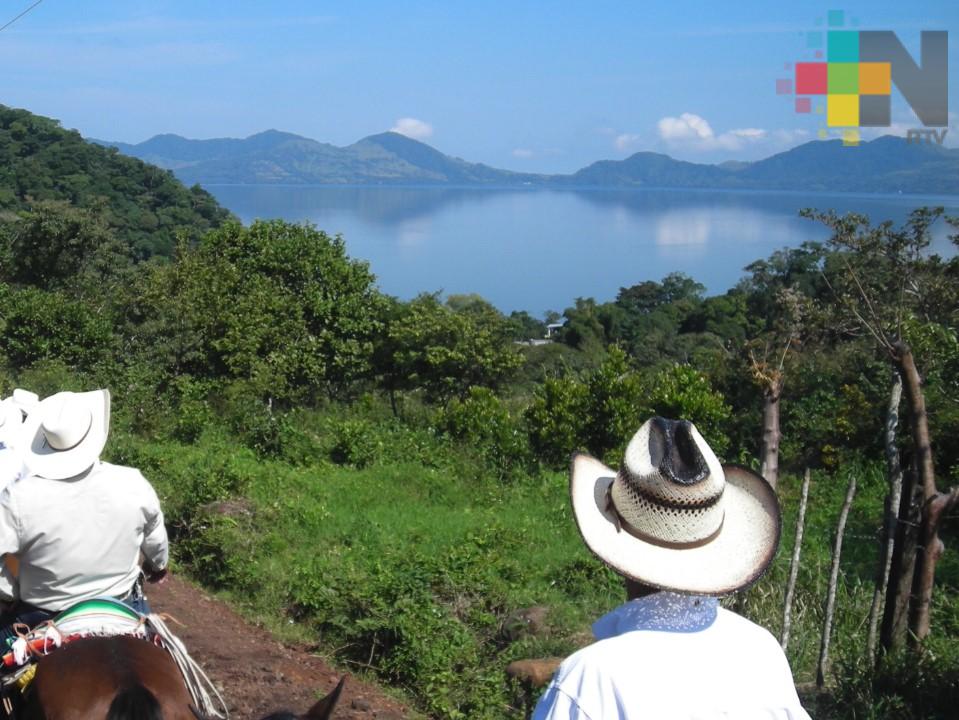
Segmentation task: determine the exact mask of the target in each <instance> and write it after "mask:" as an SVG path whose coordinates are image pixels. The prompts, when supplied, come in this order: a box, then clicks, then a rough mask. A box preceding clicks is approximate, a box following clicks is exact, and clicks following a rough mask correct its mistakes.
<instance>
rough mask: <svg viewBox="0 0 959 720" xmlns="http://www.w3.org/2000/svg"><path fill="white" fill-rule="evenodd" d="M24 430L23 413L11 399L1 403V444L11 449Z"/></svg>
mask: <svg viewBox="0 0 959 720" xmlns="http://www.w3.org/2000/svg"><path fill="white" fill-rule="evenodd" d="M22 430H23V413H22V412H20V408H18V407H17V406H16V404H14V402H13V400H12V399H11V398H6V399H4V400H2V401H0V444H2V445H4V446H6V447H11V446H14V445H16V444H17V442H18V440H19V439H20V432H21V431H22Z"/></svg>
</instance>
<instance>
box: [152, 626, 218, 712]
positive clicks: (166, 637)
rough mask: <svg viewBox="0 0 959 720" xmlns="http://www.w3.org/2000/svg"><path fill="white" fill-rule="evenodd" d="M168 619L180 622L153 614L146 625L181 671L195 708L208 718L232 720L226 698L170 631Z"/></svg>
mask: <svg viewBox="0 0 959 720" xmlns="http://www.w3.org/2000/svg"><path fill="white" fill-rule="evenodd" d="M164 618H165V619H167V620H173V621H174V622H176V619H175V618H172V617H170V616H169V615H165V614H162V613H161V614H156V613H151V614H150V615H147V617H146V623H147V625H148V626H149V627H150V628H151V629H152V630H153V631H154V632H155V633H156V635H157V637H158V638H159V640H160V643H161V644H162V646H163V647H164V648H165V649H166V651H167V652H169V653H170V655H171V656H172V657H173V660H174V662H176V664H177V667H179V668H180V673H181V674H182V675H183V680H184V682H186V686H187V689H188V690H189V691H190V697H192V698H193V704H194V705H195V706H196V708H197V710H199V712H200V714H201V715H202V716H203V717H204V718H211V719H212V718H220V719H221V720H229V717H230V711H229V710H228V709H227V707H226V703H225V702H224V701H223V697H222V696H221V695H220V693H219V691H218V690H217V689H216V687H215V686H214V685H213V682H212V681H211V680H210V678H209V677H208V676H207V674H206V673H205V672H203V669H202V668H201V667H200V666H199V665H197V663H196V661H195V660H194V659H193V658H191V657H190V654H189V653H188V652H187V650H186V647H185V646H184V645H183V642H182V641H181V640H180V638H178V637H177V636H176V635H174V634H173V632H171V630H170V628H168V627H167V625H166V622H165V621H164Z"/></svg>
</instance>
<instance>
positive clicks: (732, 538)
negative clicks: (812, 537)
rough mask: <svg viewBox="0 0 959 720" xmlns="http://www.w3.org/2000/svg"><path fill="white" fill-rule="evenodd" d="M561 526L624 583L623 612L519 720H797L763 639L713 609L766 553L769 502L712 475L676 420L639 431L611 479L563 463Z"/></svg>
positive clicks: (768, 638)
mask: <svg viewBox="0 0 959 720" xmlns="http://www.w3.org/2000/svg"><path fill="white" fill-rule="evenodd" d="M570 475H571V477H570V496H571V499H572V505H573V515H574V517H575V519H576V524H577V526H578V528H579V531H580V534H581V535H582V536H583V540H585V542H586V545H587V546H588V547H589V549H590V550H591V551H592V552H593V553H594V554H595V555H596V556H597V557H598V558H599V559H600V560H602V561H603V562H605V563H606V564H607V565H608V566H609V567H610V568H612V569H613V570H614V571H616V572H617V573H619V574H620V575H622V576H623V577H624V579H625V580H626V595H627V598H628V602H627V603H626V604H624V605H621V606H620V607H618V608H616V609H615V610H613V611H612V612H610V613H608V614H607V615H605V616H603V617H602V618H600V619H599V620H598V621H597V622H596V623H595V624H594V625H593V633H594V635H595V637H596V642H595V643H593V644H592V645H589V646H587V647H585V648H583V649H582V650H580V651H578V652H576V653H574V654H573V655H571V656H570V657H569V658H567V659H566V660H565V661H564V662H563V664H562V665H561V666H560V668H559V670H557V672H556V675H555V676H554V678H553V681H552V682H551V683H550V685H549V687H548V688H547V690H546V692H545V693H544V695H543V697H542V699H541V700H540V702H539V704H538V705H537V706H536V710H535V712H534V713H533V720H599V719H600V718H602V719H603V720H611V719H613V718H618V719H619V720H630V719H632V718H636V719H639V718H642V719H643V720H645V719H646V718H657V720H729V718H737V720H739V719H741V720H809V716H808V715H807V713H806V711H805V710H804V709H803V707H802V705H801V704H800V702H799V698H798V696H797V694H796V688H795V685H794V682H793V678H792V673H791V671H790V669H789V663H788V662H787V661H786V657H785V655H784V654H783V651H782V648H780V646H779V643H778V642H776V639H775V638H773V636H772V635H771V634H770V633H769V632H768V631H767V630H765V629H764V628H761V627H759V626H758V625H756V624H755V623H752V622H750V621H749V620H747V619H746V618H743V617H740V616H739V615H737V614H735V613H733V612H730V611H728V610H726V609H724V608H721V607H719V602H718V600H717V597H719V596H723V595H728V594H730V593H733V592H736V591H737V590H742V589H744V588H745V587H748V586H749V585H750V584H752V583H753V582H755V581H756V580H758V579H759V578H760V577H761V576H762V574H763V573H764V572H765V570H766V568H767V567H769V564H770V562H771V561H772V559H773V557H775V554H776V550H777V548H778V546H779V534H780V514H779V504H778V502H777V499H776V494H775V492H774V491H773V490H772V488H771V487H770V486H769V484H768V483H766V481H765V480H764V479H763V478H761V477H760V476H758V475H756V474H755V473H752V472H750V471H749V470H746V469H744V468H739V467H736V466H730V465H721V464H720V462H719V460H718V459H717V458H716V456H715V455H714V454H713V452H712V450H711V449H710V448H709V446H708V445H707V444H706V441H705V440H703V438H702V436H701V435H700V434H699V432H698V431H697V430H696V428H695V427H694V426H693V425H692V423H689V422H684V421H674V420H666V419H663V418H653V419H652V420H649V421H647V422H646V423H645V424H644V425H643V426H642V427H641V428H640V429H639V431H638V432H637V433H636V435H635V436H634V437H633V439H632V440H631V441H630V443H629V445H628V446H627V448H626V453H625V457H624V458H623V462H622V464H621V465H620V467H619V470H618V471H616V470H612V469H611V468H608V467H606V466H605V465H604V464H603V463H601V462H600V461H599V460H596V459H594V458H591V457H588V456H586V455H575V456H574V457H573V463H572V469H571V473H570Z"/></svg>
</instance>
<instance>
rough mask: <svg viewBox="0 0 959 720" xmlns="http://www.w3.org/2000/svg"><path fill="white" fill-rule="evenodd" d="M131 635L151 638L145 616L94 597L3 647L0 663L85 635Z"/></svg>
mask: <svg viewBox="0 0 959 720" xmlns="http://www.w3.org/2000/svg"><path fill="white" fill-rule="evenodd" d="M113 635H131V636H133V637H139V638H143V639H152V631H151V629H150V628H149V627H148V625H147V624H146V618H145V616H143V615H140V613H138V612H137V611H136V610H134V609H133V608H131V607H129V606H128V605H126V604H124V603H122V602H120V601H119V600H117V599H115V598H106V597H105V598H94V599H92V600H84V601H83V602H80V603H77V604H76V605H73V606H71V607H69V608H67V609H66V610H64V611H63V612H61V613H60V614H59V615H57V616H56V617H54V618H53V619H52V620H49V621H47V622H45V623H42V624H41V625H38V626H37V627H35V628H31V629H30V631H29V632H27V633H24V634H22V635H20V636H19V637H17V638H15V639H14V640H12V641H11V644H10V647H9V648H4V649H3V656H2V663H0V665H2V667H0V671H2V670H3V669H4V668H15V667H20V666H22V665H25V664H26V663H28V662H29V661H30V659H31V658H36V657H39V656H41V655H46V654H48V653H49V652H50V651H52V650H53V649H55V648H58V647H60V646H61V645H63V644H65V643H68V642H71V641H73V640H77V639H79V638H84V637H94V636H97V637H107V636H113Z"/></svg>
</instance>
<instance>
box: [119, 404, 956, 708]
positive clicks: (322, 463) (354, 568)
mask: <svg viewBox="0 0 959 720" xmlns="http://www.w3.org/2000/svg"><path fill="white" fill-rule="evenodd" d="M290 427H292V428H295V433H294V435H295V436H294V437H291V438H287V441H286V442H285V446H286V447H287V448H288V449H291V450H290V452H291V453H292V455H291V456H290V457H280V458H276V459H264V458H263V457H261V456H258V455H256V454H254V453H253V452H252V451H250V450H248V449H246V448H245V447H243V446H241V445H239V444H238V443H237V442H236V441H235V440H234V439H232V438H231V437H230V436H229V435H228V434H226V433H225V432H224V431H220V430H217V429H215V428H208V429H207V430H206V431H205V432H204V433H203V434H202V435H201V436H200V437H199V438H198V440H197V442H196V443H194V444H190V445H185V444H180V443H177V442H173V441H145V440H142V439H138V438H136V437H134V436H130V435H123V434H122V433H120V434H119V435H118V436H117V437H115V438H114V440H113V441H112V452H113V455H114V459H115V460H117V461H120V462H126V463H129V464H132V465H136V466H138V467H140V468H141V469H142V470H143V471H144V472H145V474H146V475H147V476H148V477H149V478H150V479H151V480H152V481H153V482H154V483H155V485H156V486H157V488H158V490H159V492H160V494H161V496H162V499H163V502H164V506H165V507H166V509H167V514H168V524H169V525H170V527H171V529H172V531H173V535H174V550H175V555H176V557H177V559H178V561H179V563H180V564H181V566H182V567H185V568H186V569H187V570H189V572H191V573H192V574H193V575H194V576H195V577H196V578H197V579H198V580H200V581H201V582H203V583H204V584H206V585H207V586H209V587H211V588H214V589H218V590H220V591H221V592H223V593H224V594H225V595H226V596H227V597H228V598H230V599H231V600H232V601H233V602H234V603H236V604H237V605H238V606H239V607H240V608H241V609H242V610H243V611H244V612H246V613H248V614H249V615H250V616H252V617H254V618H256V619H258V620H260V621H261V622H264V623H266V624H268V625H270V626H272V627H273V628H274V629H276V630H278V631H281V632H286V633H289V632H291V631H293V632H296V633H298V636H299V637H301V638H304V637H305V638H309V639H310V641H311V642H313V643H315V646H316V648H317V651H318V652H320V653H323V654H325V655H327V656H328V657H329V658H330V659H331V660H333V661H334V662H337V663H339V664H341V665H343V666H344V667H345V668H347V669H349V670H351V671H353V672H360V673H364V672H366V673H371V674H373V675H375V676H376V677H377V678H379V679H380V680H382V681H385V682H387V683H389V684H391V685H393V686H394V687H399V688H401V689H402V690H403V691H404V692H405V693H407V695H408V696H409V697H410V698H411V699H412V700H413V702H414V703H415V704H416V705H417V706H418V707H419V708H420V709H422V710H423V711H424V712H426V713H428V714H429V715H431V716H436V717H449V718H459V717H467V716H468V717H475V718H503V717H518V716H520V715H521V714H522V712H523V711H522V707H523V704H522V701H523V698H521V697H519V696H518V695H517V694H516V693H515V692H514V690H513V689H511V688H510V687H509V685H508V684H507V682H506V678H505V675H504V670H505V667H506V665H507V664H508V663H509V662H510V661H512V660H515V659H520V658H523V657H540V656H548V655H565V654H567V653H569V652H571V651H572V650H574V649H575V648H577V647H579V646H581V645H583V644H585V643H587V642H589V641H590V640H591V637H590V634H589V625H590V623H591V622H592V620H594V619H595V618H596V617H598V616H599V615H601V614H602V613H604V612H606V611H607V610H609V609H611V608H612V607H614V606H615V605H617V604H619V603H620V602H621V601H622V597H623V593H622V587H621V583H620V581H619V579H618V578H617V577H616V576H615V575H614V574H613V573H611V572H610V571H608V570H606V569H605V568H604V567H603V566H602V564H601V563H599V561H598V560H596V559H595V558H593V557H592V556H591V555H590V554H589V553H588V552H587V551H586V550H585V548H584V545H583V543H582V541H581V539H580V537H579V535H578V533H577V530H576V528H575V524H574V522H573V520H572V517H571V510H570V507H569V500H568V490H567V478H566V476H565V474H564V473H553V472H542V473H536V474H533V475H523V476H522V477H513V478H512V479H511V480H510V481H509V482H504V481H503V480H502V478H501V476H500V475H499V473H498V472H497V471H496V470H495V469H494V470H490V468H489V467H488V466H486V465H484V454H483V452H482V451H478V450H477V448H475V447H470V446H468V445H465V444H459V443H456V442H454V441H452V440H450V439H449V438H448V437H446V436H444V435H441V434H438V433H436V432H435V431H432V430H430V429H429V427H428V426H427V425H423V426H421V427H418V426H417V424H416V423H415V422H414V423H402V424H401V423H398V422H395V421H393V420H392V419H391V418H390V417H388V416H386V415H379V416H377V415H375V414H366V415H365V416H357V415H351V414H349V413H346V414H343V413H325V414H320V413H302V414H300V415H299V416H298V417H297V419H296V422H295V423H293V424H292V425H291V426H290ZM332 458H336V462H334V461H333V459H332ZM848 473H856V477H857V480H858V483H859V487H860V491H859V494H858V496H857V498H856V501H855V504H854V506H853V510H852V513H851V515H850V519H849V524H848V527H847V535H846V542H845V545H844V555H843V561H842V574H841V578H840V587H839V591H838V604H837V612H836V619H835V626H834V631H833V637H834V645H833V648H832V650H831V656H832V657H833V658H834V660H833V669H832V672H831V673H830V674H829V678H830V683H829V685H828V687H827V693H826V694H825V695H822V696H818V695H813V694H810V695H809V696H808V698H807V704H809V705H810V711H811V713H812V714H813V715H814V717H815V718H817V720H822V719H823V718H863V717H881V716H882V715H881V713H880V710H882V709H885V710H884V711H886V710H888V711H889V712H898V711H897V710H896V708H903V707H906V708H911V709H915V708H916V707H917V706H916V704H915V703H916V700H915V698H914V697H911V696H910V695H908V694H907V693H906V691H907V690H908V691H909V692H912V693H913V694H914V693H915V689H916V688H917V687H923V688H926V689H927V692H929V693H933V692H935V688H937V687H938V684H941V683H943V682H947V681H951V679H954V677H955V675H954V674H950V673H955V672H956V669H957V668H959V653H957V652H955V651H952V650H950V651H949V652H945V653H944V654H940V656H938V657H939V660H940V662H939V663H938V665H937V664H936V663H930V662H928V661H927V663H926V665H925V666H922V667H920V666H919V665H916V664H915V663H913V664H912V665H911V666H910V667H911V669H912V671H913V673H914V675H919V676H921V677H914V678H913V680H914V681H913V682H911V683H910V684H909V687H904V686H903V684H902V683H893V682H891V679H894V678H895V677H897V675H896V674H895V673H894V672H892V671H891V670H889V668H892V667H899V666H895V665H892V664H890V663H885V664H884V665H883V666H882V667H881V668H880V671H879V672H876V673H874V672H873V671H872V670H871V669H870V668H867V667H866V666H865V663H864V662H863V657H864V654H865V645H866V628H867V615H868V609H869V603H870V600H871V597H872V587H873V585H872V583H873V577H874V572H875V562H876V555H877V548H878V544H877V543H878V532H879V526H880V522H881V517H882V502H883V496H884V493H885V486H884V480H883V474H882V472H881V469H880V468H879V467H878V466H869V465H865V466H861V467H860V466H852V467H847V468H845V469H844V470H842V471H841V472H839V473H836V474H834V475H828V474H825V473H814V474H813V482H812V485H811V488H810V498H809V511H808V514H807V527H806V534H805V538H804V543H803V555H802V565H801V569H800V573H799V582H798V586H797V590H796V598H795V605H794V610H793V629H792V634H791V644H790V647H789V654H788V656H789V660H790V663H791V666H792V668H793V672H794V674H795V677H796V680H797V682H798V683H799V684H800V685H808V684H811V683H812V681H813V680H814V678H815V670H816V659H817V656H818V651H819V638H820V632H821V627H822V619H823V617H822V616H823V606H824V604H825V597H826V584H827V582H828V575H829V563H830V559H831V552H832V544H833V536H834V532H835V523H836V519H837V516H838V513H839V508H840V505H841V503H842V498H843V495H844V492H845V488H846V484H847V478H848ZM799 482H800V481H799V478H798V477H792V476H789V475H786V476H785V477H783V478H782V479H781V481H780V497H781V500H782V505H783V508H784V533H783V543H782V547H781V549H780V552H779V555H778V557H777V559H776V561H775V563H774V564H773V566H772V567H771V568H770V570H769V572H768V573H767V575H766V576H765V577H764V578H763V579H762V580H761V581H760V582H759V583H758V584H757V585H756V586H754V587H753V588H752V589H750V590H749V591H748V592H747V593H746V594H745V596H744V597H743V598H741V599H739V601H738V603H737V604H738V606H739V607H741V609H742V611H743V612H744V613H745V614H746V615H747V616H749V617H750V618H752V619H754V620H755V621H757V622H758V623H760V624H761V625H763V626H765V627H767V628H769V629H770V631H771V632H773V634H775V635H777V636H778V635H779V633H780V631H781V623H782V603H783V595H784V591H785V584H786V579H787V577H788V572H789V567H788V564H789V558H790V555H791V550H792V547H791V545H792V539H793V529H794V528H793V524H794V521H795V514H796V508H797V505H798V497H797V496H798V488H799ZM947 557H948V555H947ZM940 575H941V578H942V581H941V582H940V585H939V587H938V589H937V596H936V609H935V614H934V630H935V633H936V636H935V637H934V638H933V642H932V643H931V644H930V646H931V647H937V648H940V650H939V651H937V652H940V653H942V650H941V649H942V648H951V645H950V640H954V639H955V637H956V635H957V634H959V602H957V600H959V598H957V581H956V563H955V561H953V560H949V561H947V562H944V563H943V565H942V568H941V572H940ZM726 602H737V600H736V599H734V598H733V599H729V600H727V601H726ZM534 605H541V606H545V607H546V608H548V614H547V621H546V625H545V627H544V628H540V629H538V631H537V632H535V633H532V634H530V633H524V632H523V631H522V628H520V631H519V632H517V631H516V629H515V628H514V627H513V626H512V625H511V623H512V619H513V618H515V616H516V613H517V611H520V610H522V609H524V608H528V607H530V606H534ZM937 643H938V645H937ZM943 658H944V659H943ZM923 668H925V669H923ZM934 669H935V671H933V670H934ZM943 692H944V691H943ZM940 694H941V692H940ZM527 700H528V698H527ZM863 703H866V704H867V705H868V707H869V711H868V713H873V714H868V713H867V712H865V711H864V710H863V707H862V706H863ZM910 703H911V704H910ZM937 707H938V706H937ZM927 710H928V712H926V710H922V709H921V713H922V712H926V714H918V715H915V717H929V718H932V717H940V715H936V714H935V713H936V712H937V710H936V708H935V707H932V708H931V709H928V708H927ZM876 713H880V714H876ZM929 713H931V714H929ZM903 717H905V716H903Z"/></svg>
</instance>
